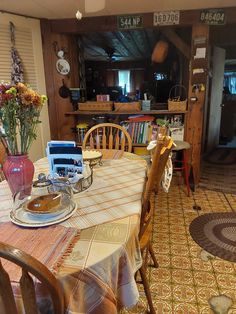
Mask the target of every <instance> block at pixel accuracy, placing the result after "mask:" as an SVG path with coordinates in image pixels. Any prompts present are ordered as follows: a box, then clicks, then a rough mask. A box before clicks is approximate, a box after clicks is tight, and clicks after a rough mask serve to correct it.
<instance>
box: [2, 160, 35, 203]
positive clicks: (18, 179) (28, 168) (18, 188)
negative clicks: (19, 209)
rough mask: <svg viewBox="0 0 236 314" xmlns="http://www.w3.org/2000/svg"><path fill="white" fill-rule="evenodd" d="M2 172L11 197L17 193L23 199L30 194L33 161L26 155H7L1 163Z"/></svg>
mask: <svg viewBox="0 0 236 314" xmlns="http://www.w3.org/2000/svg"><path fill="white" fill-rule="evenodd" d="M3 173H4V175H5V177H6V180H7V182H8V185H9V187H10V190H11V192H12V196H13V198H14V197H15V196H16V195H17V194H18V193H20V194H19V198H21V199H23V198H25V197H26V196H29V195H30V194H31V190H32V182H33V176H34V165H33V162H32V161H31V160H30V159H29V158H28V155H10V156H7V158H6V161H5V163H4V164H3Z"/></svg>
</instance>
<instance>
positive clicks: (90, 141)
mask: <svg viewBox="0 0 236 314" xmlns="http://www.w3.org/2000/svg"><path fill="white" fill-rule="evenodd" d="M82 147H83V149H85V148H88V147H89V148H97V149H117V150H123V151H127V152H131V151H132V140H131V137H130V135H129V133H128V132H127V131H126V129H125V128H123V127H122V126H120V125H118V124H114V123H101V124H97V125H95V126H93V127H92V128H91V129H89V130H88V132H87V133H86V134H85V137H84V141H83V144H82Z"/></svg>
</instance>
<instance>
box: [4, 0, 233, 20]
mask: <svg viewBox="0 0 236 314" xmlns="http://www.w3.org/2000/svg"><path fill="white" fill-rule="evenodd" d="M100 1H102V2H103V1H105V8H104V9H102V10H99V11H96V12H88V4H89V3H91V4H92V7H91V8H90V10H89V11H91V10H93V8H94V9H95V5H96V3H98V2H100ZM85 2H86V3H85ZM86 4H87V5H86ZM233 6H235V0H198V1H187V0H175V1H173V0H165V1H163V0H145V1H144V0H131V1H127V0H66V1H65V0H20V1H16V0H11V1H9V0H1V1H0V11H7V12H12V13H15V14H21V15H27V16H31V17H37V18H47V19H63V18H73V17H75V14H76V12H77V10H80V12H81V13H82V14H83V16H102V15H117V14H127V13H144V12H155V11H165V10H189V9H201V8H221V7H233ZM85 7H87V12H85Z"/></svg>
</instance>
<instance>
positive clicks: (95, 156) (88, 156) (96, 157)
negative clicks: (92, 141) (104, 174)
mask: <svg viewBox="0 0 236 314" xmlns="http://www.w3.org/2000/svg"><path fill="white" fill-rule="evenodd" d="M82 154H83V160H84V161H88V162H89V164H90V166H95V165H96V164H97V163H98V162H100V161H101V159H102V153H101V152H100V151H98V150H83V152H82Z"/></svg>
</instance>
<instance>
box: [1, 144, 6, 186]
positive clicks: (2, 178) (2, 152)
mask: <svg viewBox="0 0 236 314" xmlns="http://www.w3.org/2000/svg"><path fill="white" fill-rule="evenodd" d="M5 158H6V151H5V148H4V146H3V145H2V143H1V141H0V182H1V181H3V180H4V174H3V171H2V167H3V163H4V161H5Z"/></svg>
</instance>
